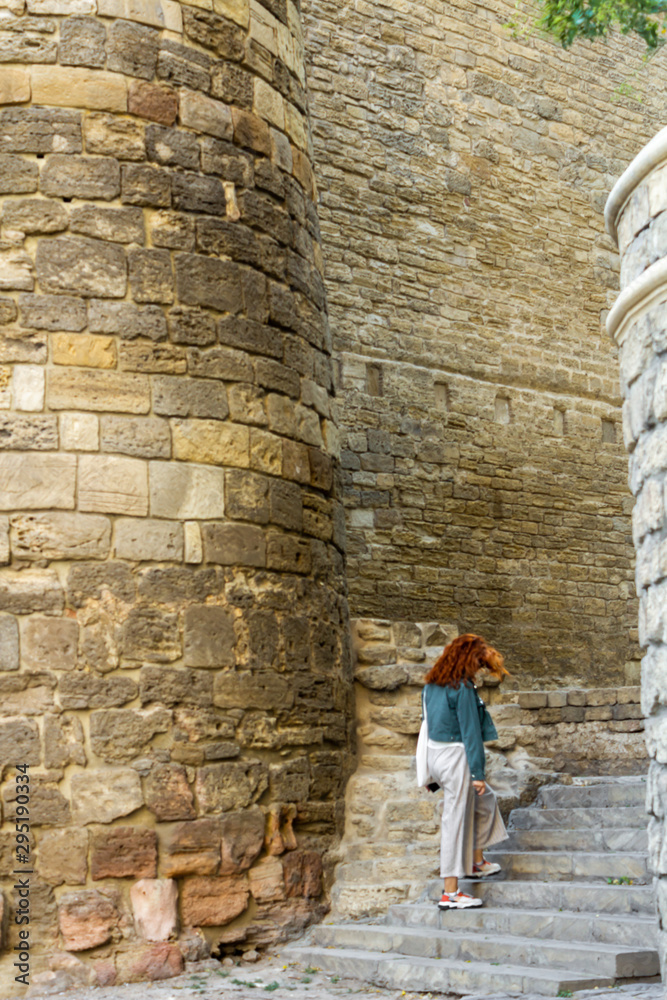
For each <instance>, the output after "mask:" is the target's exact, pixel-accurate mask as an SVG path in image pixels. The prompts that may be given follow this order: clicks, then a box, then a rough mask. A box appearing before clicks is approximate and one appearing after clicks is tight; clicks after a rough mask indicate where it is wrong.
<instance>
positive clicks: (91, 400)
mask: <svg viewBox="0 0 667 1000" xmlns="http://www.w3.org/2000/svg"><path fill="white" fill-rule="evenodd" d="M47 403H48V406H49V407H50V408H51V409H53V410H69V409H71V408H73V407H80V408H81V409H82V410H102V411H104V410H107V411H109V410H110V411H111V412H116V413H123V412H125V413H148V411H149V409H150V390H149V384H148V379H147V378H146V376H145V375H129V374H127V373H123V374H116V373H114V372H103V371H83V370H82V371H77V370H70V369H67V370H64V371H60V370H58V369H54V370H53V371H50V372H49V375H48V382H47Z"/></svg>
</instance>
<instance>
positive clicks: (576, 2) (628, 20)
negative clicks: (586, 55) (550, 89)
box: [537, 0, 667, 52]
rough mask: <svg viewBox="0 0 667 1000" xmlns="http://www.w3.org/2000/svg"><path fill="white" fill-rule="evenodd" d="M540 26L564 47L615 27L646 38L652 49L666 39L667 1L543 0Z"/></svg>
mask: <svg viewBox="0 0 667 1000" xmlns="http://www.w3.org/2000/svg"><path fill="white" fill-rule="evenodd" d="M540 7H541V8H542V14H541V16H540V17H539V19H538V21H537V27H538V28H541V29H542V30H543V31H546V32H547V33H548V34H550V35H553V36H554V37H555V38H557V39H558V41H559V42H560V43H561V45H562V46H563V48H569V46H570V45H572V43H573V42H574V41H575V40H576V39H578V38H587V39H588V40H589V41H593V40H594V39H596V38H600V37H602V38H604V37H605V36H606V35H608V34H609V32H610V31H612V29H614V28H617V29H618V30H619V31H620V32H621V34H623V35H629V34H631V33H634V34H636V35H639V37H640V38H643V39H644V41H645V42H646V45H647V48H648V50H649V52H654V51H655V50H656V49H657V48H659V47H660V46H661V45H662V44H663V43H664V41H665V37H664V36H665V28H664V27H663V25H662V16H663V15H664V14H665V12H667V0H540Z"/></svg>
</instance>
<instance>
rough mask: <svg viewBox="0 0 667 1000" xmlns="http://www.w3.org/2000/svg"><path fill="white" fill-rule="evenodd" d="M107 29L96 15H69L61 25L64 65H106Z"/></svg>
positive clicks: (61, 46)
mask: <svg viewBox="0 0 667 1000" xmlns="http://www.w3.org/2000/svg"><path fill="white" fill-rule="evenodd" d="M105 41H106V31H105V29H104V25H103V24H102V22H101V21H98V20H97V19H96V18H94V17H68V18H67V20H65V21H63V22H62V24H61V26H60V48H59V59H60V64H61V65H62V66H90V67H100V66H104V60H105V58H106V54H105V49H104V43H105Z"/></svg>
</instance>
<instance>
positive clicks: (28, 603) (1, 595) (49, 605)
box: [0, 570, 65, 615]
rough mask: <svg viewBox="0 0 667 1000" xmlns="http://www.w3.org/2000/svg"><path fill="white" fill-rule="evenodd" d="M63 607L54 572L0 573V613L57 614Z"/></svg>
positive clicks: (63, 599) (1, 571)
mask: <svg viewBox="0 0 667 1000" xmlns="http://www.w3.org/2000/svg"><path fill="white" fill-rule="evenodd" d="M64 603H65V595H64V593H63V589H62V587H61V585H60V581H59V579H58V576H57V574H56V573H55V572H54V571H53V570H35V571H32V570H23V571H22V572H15V571H13V570H0V611H9V612H10V613H12V614H17V615H30V614H32V613H33V612H35V611H41V612H42V613H43V614H60V613H61V612H62V610H63V607H64Z"/></svg>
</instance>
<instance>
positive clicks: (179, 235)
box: [151, 171, 206, 250]
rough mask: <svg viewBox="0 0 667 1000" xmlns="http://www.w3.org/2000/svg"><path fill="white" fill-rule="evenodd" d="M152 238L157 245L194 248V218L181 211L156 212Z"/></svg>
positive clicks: (183, 248)
mask: <svg viewBox="0 0 667 1000" xmlns="http://www.w3.org/2000/svg"><path fill="white" fill-rule="evenodd" d="M205 172H206V171H205ZM151 240H152V242H153V246H156V247H167V248H169V249H170V250H194V247H195V224H194V219H192V218H191V217H190V216H189V215H184V214H182V213H180V212H156V213H155V214H154V215H153V218H152V219H151Z"/></svg>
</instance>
